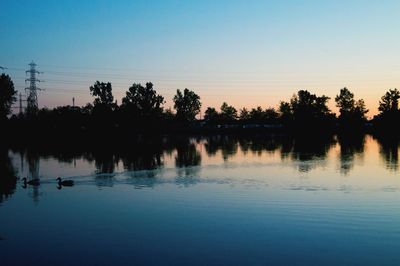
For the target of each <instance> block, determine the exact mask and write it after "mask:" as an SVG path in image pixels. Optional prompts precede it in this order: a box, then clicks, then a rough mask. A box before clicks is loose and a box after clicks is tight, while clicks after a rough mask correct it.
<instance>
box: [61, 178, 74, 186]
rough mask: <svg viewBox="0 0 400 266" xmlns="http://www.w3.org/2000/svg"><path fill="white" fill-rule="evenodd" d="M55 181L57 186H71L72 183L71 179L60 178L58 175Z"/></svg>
mask: <svg viewBox="0 0 400 266" xmlns="http://www.w3.org/2000/svg"><path fill="white" fill-rule="evenodd" d="M57 181H58V185H59V186H64V187H72V186H73V185H74V181H73V180H61V177H58V178H57Z"/></svg>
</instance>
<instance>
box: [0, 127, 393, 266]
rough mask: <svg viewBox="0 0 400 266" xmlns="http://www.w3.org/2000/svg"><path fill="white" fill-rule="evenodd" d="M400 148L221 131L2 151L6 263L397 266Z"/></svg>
mask: <svg viewBox="0 0 400 266" xmlns="http://www.w3.org/2000/svg"><path fill="white" fill-rule="evenodd" d="M398 148H399V143H398V142H396V141H382V140H379V139H376V138H374V137H372V136H369V135H367V136H359V137H353V138H343V137H338V136H332V137H327V138H324V139H319V138H309V139H294V138H289V137H282V136H262V135H257V136H252V137H240V136H219V135H216V136H205V137H175V138H169V137H160V138H155V139H146V140H143V139H142V140H140V141H138V142H136V143H135V144H132V145H131V146H130V145H126V146H123V145H121V147H115V149H114V150H110V149H108V148H107V149H105V148H104V149H102V147H97V149H92V150H90V149H85V148H84V147H78V148H69V149H68V148H67V149H65V148H63V149H57V147H52V148H51V149H50V148H49V149H35V148H18V149H17V148H12V149H8V148H7V149H2V154H1V165H0V174H1V175H2V176H1V177H0V178H1V180H0V181H1V183H0V186H1V189H0V260H1V262H0V264H1V265H4V266H7V265H222V264H224V265H226V264H228V265H400V256H399V250H400V175H399V164H398V155H399V151H398ZM59 176H60V177H62V178H63V179H69V180H73V181H74V186H72V187H60V186H58V185H57V181H56V178H57V177H59ZM13 177H17V178H18V179H13ZM22 177H27V178H28V179H35V178H40V181H41V183H40V186H31V185H27V186H24V185H23V182H22V180H21V178H22ZM10 180H11V181H10Z"/></svg>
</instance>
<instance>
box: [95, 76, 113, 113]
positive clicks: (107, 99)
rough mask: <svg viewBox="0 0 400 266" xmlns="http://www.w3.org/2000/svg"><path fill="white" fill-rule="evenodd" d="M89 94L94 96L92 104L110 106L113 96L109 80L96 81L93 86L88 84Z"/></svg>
mask: <svg viewBox="0 0 400 266" xmlns="http://www.w3.org/2000/svg"><path fill="white" fill-rule="evenodd" d="M90 94H91V95H92V96H93V97H95V99H94V101H93V104H94V106H99V105H102V106H106V107H110V108H111V107H112V105H113V103H114V96H113V95H112V86H111V83H110V82H107V83H105V82H100V81H96V82H95V83H94V85H93V86H90Z"/></svg>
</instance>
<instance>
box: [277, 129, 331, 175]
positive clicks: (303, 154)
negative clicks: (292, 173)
mask: <svg viewBox="0 0 400 266" xmlns="http://www.w3.org/2000/svg"><path fill="white" fill-rule="evenodd" d="M335 143H336V141H335V139H334V137H333V136H329V137H324V138H320V137H315V136H313V137H310V138H309V137H296V138H286V139H283V142H282V146H281V158H282V160H284V159H290V160H292V161H295V162H298V163H299V164H298V170H299V171H300V172H309V171H310V170H312V169H313V168H315V167H316V166H318V165H324V164H325V159H326V156H327V154H328V151H329V149H330V148H331V147H332V146H333V145H334V144H335Z"/></svg>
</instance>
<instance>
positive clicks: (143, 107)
mask: <svg viewBox="0 0 400 266" xmlns="http://www.w3.org/2000/svg"><path fill="white" fill-rule="evenodd" d="M16 93H17V91H16V90H15V88H14V84H13V81H12V80H11V78H10V77H9V76H8V75H6V74H2V75H1V76H0V123H2V124H4V125H7V127H8V128H10V129H11V130H25V129H28V128H32V127H34V128H36V129H41V130H48V131H51V132H57V131H58V132H64V133H65V132H70V133H72V132H79V133H83V132H88V131H93V130H94V131H96V132H98V134H100V133H101V132H102V131H109V130H114V131H115V130H118V131H121V132H129V133H131V132H145V131H148V132H155V131H160V130H173V129H178V130H182V129H187V128H194V127H195V128H208V129H212V128H219V127H221V126H227V125H231V126H232V125H234V126H236V128H243V127H248V126H251V125H253V126H257V125H269V126H271V127H274V126H275V127H276V128H278V127H279V128H288V129H290V130H294V131H315V130H330V131H332V130H341V131H349V132H354V130H357V131H362V130H365V129H366V127H367V126H368V125H369V126H370V127H371V128H373V130H375V131H377V132H386V131H388V130H389V131H390V132H392V133H399V132H398V131H399V130H398V129H397V127H396V125H397V123H398V122H399V121H400V109H399V104H398V103H399V99H400V92H399V90H397V89H390V90H388V91H387V92H386V93H385V94H384V95H383V96H382V97H381V99H380V101H379V114H378V115H376V116H375V117H374V118H373V119H372V120H371V121H368V120H367V117H366V114H367V112H368V110H367V108H366V106H365V102H364V100H363V99H356V98H355V96H354V94H353V93H352V92H351V91H350V90H349V89H348V88H343V89H341V90H340V92H339V93H338V94H337V95H336V97H335V98H334V101H335V102H336V106H337V107H338V109H339V114H338V115H336V114H335V113H333V112H332V111H331V110H330V109H329V108H328V105H327V104H328V101H329V100H330V98H329V97H327V96H325V95H321V96H318V95H316V94H313V93H311V92H309V91H307V90H299V91H298V92H297V93H296V94H294V95H293V96H292V98H291V99H290V100H289V101H281V102H280V104H279V107H278V108H271V107H270V108H266V109H264V108H262V107H261V106H258V107H255V108H252V109H247V108H242V109H239V110H237V109H236V108H235V107H233V106H231V105H229V104H228V103H226V102H223V103H222V105H221V106H220V108H219V110H217V109H215V108H213V107H208V108H207V109H206V110H205V113H204V117H203V119H201V120H200V119H197V117H198V115H199V113H200V110H201V106H202V104H201V101H200V96H199V95H197V94H196V93H195V92H194V91H192V90H189V89H184V90H180V89H178V90H177V91H176V94H175V96H174V97H173V103H174V106H173V109H174V110H172V109H170V108H168V109H166V108H164V106H163V105H164V104H165V99H164V97H163V96H162V95H160V94H159V93H157V91H156V89H155V88H154V85H153V83H151V82H148V83H146V84H145V85H142V84H140V83H134V84H132V86H130V87H129V88H128V90H127V91H126V93H125V96H124V97H123V98H122V102H121V104H120V105H118V104H117V101H116V100H115V99H114V96H113V91H112V84H111V83H110V82H100V81H96V82H95V83H94V84H93V85H92V86H90V88H89V93H90V95H91V96H92V97H93V102H92V103H88V104H87V105H86V106H83V107H76V106H70V105H67V106H59V107H56V108H53V109H48V108H42V109H39V110H26V112H25V113H24V114H18V115H15V114H12V112H11V106H12V105H13V104H14V103H15V101H16V100H17V98H16Z"/></svg>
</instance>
